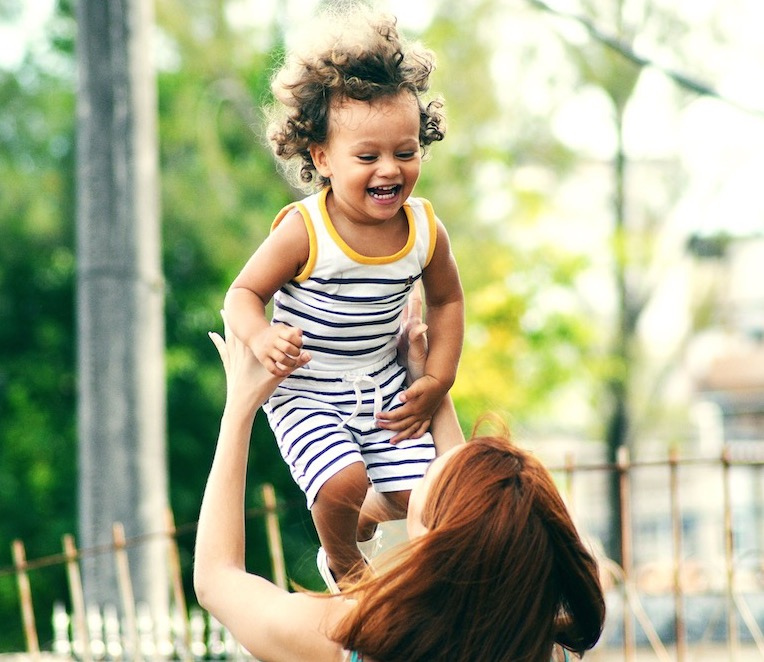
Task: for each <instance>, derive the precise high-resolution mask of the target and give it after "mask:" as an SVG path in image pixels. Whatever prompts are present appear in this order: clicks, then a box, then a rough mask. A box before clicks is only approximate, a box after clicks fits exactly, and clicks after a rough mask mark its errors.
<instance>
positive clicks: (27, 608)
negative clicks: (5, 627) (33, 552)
mask: <svg viewBox="0 0 764 662" xmlns="http://www.w3.org/2000/svg"><path fill="white" fill-rule="evenodd" d="M12 550H13V565H14V567H15V568H16V583H17V585H18V587H19V596H20V600H21V617H22V621H23V623H24V638H25V639H26V642H27V652H28V653H29V654H30V655H32V656H34V657H35V658H38V657H39V656H40V642H39V641H38V639H37V627H36V625H35V619H34V605H33V603H32V586H31V584H30V583H29V575H28V574H27V555H26V550H25V549H24V543H23V542H22V541H21V540H14V541H13V545H12Z"/></svg>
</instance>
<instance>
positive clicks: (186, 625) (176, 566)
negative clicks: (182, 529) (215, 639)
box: [165, 508, 193, 662]
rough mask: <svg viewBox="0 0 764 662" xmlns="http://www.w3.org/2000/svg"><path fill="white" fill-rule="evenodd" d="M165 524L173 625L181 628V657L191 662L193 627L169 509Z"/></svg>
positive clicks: (175, 530)
mask: <svg viewBox="0 0 764 662" xmlns="http://www.w3.org/2000/svg"><path fill="white" fill-rule="evenodd" d="M165 524H166V526H167V538H168V541H167V553H168V555H169V570H170V581H171V582H172V593H173V602H174V606H175V610H174V612H175V613H174V618H171V623H172V622H173V621H174V622H175V623H176V624H177V626H178V627H179V628H181V635H182V641H183V651H182V652H181V655H180V657H181V659H182V660H184V662H189V661H190V660H192V659H193V656H192V654H191V625H190V621H189V618H188V607H187V605H186V594H185V593H184V592H183V573H182V570H181V567H180V554H179V552H178V539H177V536H176V534H177V529H176V528H175V517H174V516H173V514H172V510H171V509H170V508H167V510H166V511H165ZM173 629H174V628H173V627H171V628H170V632H171V633H172V631H173Z"/></svg>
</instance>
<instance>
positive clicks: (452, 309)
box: [379, 222, 464, 443]
mask: <svg viewBox="0 0 764 662" xmlns="http://www.w3.org/2000/svg"><path fill="white" fill-rule="evenodd" d="M437 232H438V236H437V241H436V244H435V252H434V254H433V256H432V259H431V260H430V264H429V265H428V266H427V268H426V269H425V270H424V275H423V281H424V289H425V298H426V302H427V307H426V322H427V328H428V331H427V336H428V341H429V353H428V356H427V362H426V364H425V374H424V375H423V376H422V377H420V378H419V379H417V380H416V381H414V383H413V384H412V385H411V386H410V387H409V388H408V389H407V390H406V391H404V393H403V394H402V395H401V399H402V400H403V402H404V405H403V406H401V407H399V408H398V409H396V410H394V411H391V412H383V413H382V414H380V416H379V420H380V427H384V428H386V429H388V430H394V431H395V432H396V433H397V434H396V435H395V437H393V439H392V440H391V441H392V442H393V443H396V442H398V441H401V440H403V439H410V438H416V437H420V436H422V435H423V434H424V433H425V432H426V431H427V428H428V427H429V425H430V421H431V419H432V415H433V413H434V412H435V410H436V409H437V407H438V404H439V403H440V401H441V400H442V399H443V396H444V395H445V394H446V393H447V392H448V390H449V389H450V388H451V386H452V385H453V383H454V380H455V379H456V369H457V367H458V365H459V356H460V355H461V351H462V342H463V340H464V294H463V292H462V286H461V282H460V281H459V272H458V269H457V266H456V261H455V260H454V257H453V255H452V254H451V245H450V242H449V240H448V234H447V233H446V230H445V228H444V227H443V224H442V223H440V222H438V224H437Z"/></svg>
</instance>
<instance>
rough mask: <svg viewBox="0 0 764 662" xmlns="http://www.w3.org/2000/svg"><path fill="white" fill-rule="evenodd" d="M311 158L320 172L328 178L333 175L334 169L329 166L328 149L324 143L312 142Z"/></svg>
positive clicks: (310, 148)
mask: <svg viewBox="0 0 764 662" xmlns="http://www.w3.org/2000/svg"><path fill="white" fill-rule="evenodd" d="M308 149H309V150H310V158H311V159H313V165H314V166H316V170H318V174H319V175H321V176H322V177H325V178H326V179H329V178H330V177H331V176H332V170H331V168H330V167H329V160H328V159H327V156H326V150H325V149H324V147H323V145H316V144H315V143H314V144H312V145H311V146H310V147H309V148H308Z"/></svg>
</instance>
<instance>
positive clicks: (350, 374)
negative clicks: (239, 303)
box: [263, 188, 436, 508]
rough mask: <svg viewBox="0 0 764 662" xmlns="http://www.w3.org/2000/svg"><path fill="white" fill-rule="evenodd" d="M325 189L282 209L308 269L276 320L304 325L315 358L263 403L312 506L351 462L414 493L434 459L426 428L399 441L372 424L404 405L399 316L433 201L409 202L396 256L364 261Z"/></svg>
mask: <svg viewBox="0 0 764 662" xmlns="http://www.w3.org/2000/svg"><path fill="white" fill-rule="evenodd" d="M328 191H329V189H328V188H325V189H323V190H322V191H321V192H320V193H317V194H315V195H312V196H309V197H308V198H305V199H304V200H302V201H301V202H297V203H293V204H291V205H289V206H287V207H285V208H284V209H283V210H282V211H281V212H280V213H279V215H278V216H277V217H276V220H275V221H274V223H273V228H275V227H276V226H277V225H278V224H279V223H280V222H281V220H282V219H283V218H284V217H285V216H286V215H287V214H288V213H289V212H290V211H292V210H293V209H297V210H299V211H300V213H301V214H302V217H303V219H304V221H305V226H306V228H307V231H308V236H309V239H310V253H309V257H308V261H307V263H306V265H305V268H304V269H303V270H302V272H301V273H300V274H298V275H297V276H296V277H295V278H294V279H293V280H291V281H290V282H289V283H287V284H286V285H284V287H283V288H281V290H279V291H278V292H277V293H276V295H275V296H274V298H273V300H274V307H273V323H284V324H288V325H290V326H294V327H298V328H300V329H302V331H303V348H304V349H305V350H307V351H309V352H310V353H311V356H312V358H311V361H310V362H309V363H308V364H307V365H306V366H305V367H303V368H300V369H298V370H296V371H295V372H293V373H292V374H291V375H290V376H289V377H287V378H286V379H285V380H284V381H283V382H282V383H281V384H280V385H279V387H278V388H277V389H276V391H275V392H274V393H273V395H272V396H271V397H270V399H269V400H268V402H267V403H266V404H265V405H264V407H263V409H264V410H265V412H266V414H267V415H268V421H269V423H270V426H271V428H272V430H273V432H274V434H275V436H276V440H277V442H278V445H279V450H280V451H281V455H282V457H283V458H284V460H285V461H286V463H287V464H288V465H289V468H290V471H291V473H292V477H293V478H294V480H295V482H296V483H297V484H298V485H299V486H300V488H301V489H302V490H303V492H305V496H306V498H307V503H308V508H311V507H312V506H313V502H314V501H315V499H316V495H317V494H318V491H319V490H320V489H321V486H322V485H323V484H324V483H325V482H326V481H327V480H328V479H329V478H331V477H332V476H334V475H335V474H337V473H338V472H339V471H341V470H342V469H344V468H345V467H347V466H348V465H350V464H352V463H354V462H364V464H365V465H366V472H367V474H368V476H369V479H370V480H371V483H372V485H373V486H374V489H375V490H376V491H378V492H395V491H400V490H408V489H411V487H412V486H413V484H414V483H415V482H416V481H417V480H418V479H419V478H421V477H422V476H423V475H424V470H425V468H426V466H427V464H428V463H429V462H430V461H431V460H432V459H433V457H435V447H434V444H433V441H432V437H431V435H430V434H429V433H427V434H425V435H424V436H423V437H421V438H419V439H412V440H404V441H401V442H399V443H397V444H395V445H393V444H391V443H390V439H391V438H392V437H393V436H394V435H395V433H394V432H392V431H389V430H382V429H380V428H378V427H377V426H376V425H375V423H374V418H375V415H376V413H378V412H380V411H388V410H391V409H395V408H396V407H398V406H400V404H401V403H400V400H399V397H398V396H399V394H400V393H401V392H402V391H403V390H404V389H405V380H406V371H405V370H404V368H402V367H401V366H400V365H399V364H398V362H397V361H396V347H397V336H398V330H399V327H400V317H401V313H402V311H403V308H404V306H405V305H406V302H407V300H408V296H409V293H410V292H411V290H412V288H413V287H414V286H415V285H416V283H417V281H418V280H419V279H420V278H421V277H422V270H423V269H424V267H426V266H427V263H428V261H429V260H430V258H431V257H432V253H433V250H434V248H435V237H436V231H435V216H434V213H433V211H432V207H431V205H430V203H429V202H427V201H426V200H423V199H416V198H410V199H409V200H408V201H407V202H406V203H405V204H404V210H405V213H406V217H407V218H408V223H409V237H408V241H407V242H406V245H405V246H404V247H403V248H402V249H401V250H400V251H398V252H397V253H396V254H394V255H390V256H385V257H367V256H363V255H360V254H359V253H357V252H355V251H354V250H353V249H352V248H350V246H348V245H347V244H346V243H345V242H344V241H343V240H342V238H341V237H340V236H339V234H338V233H337V231H336V230H335V228H334V226H333V225H332V221H331V219H330V218H329V214H328V213H327V210H326V196H327V193H328Z"/></svg>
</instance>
